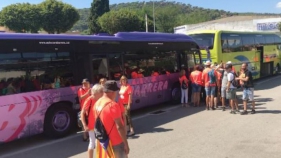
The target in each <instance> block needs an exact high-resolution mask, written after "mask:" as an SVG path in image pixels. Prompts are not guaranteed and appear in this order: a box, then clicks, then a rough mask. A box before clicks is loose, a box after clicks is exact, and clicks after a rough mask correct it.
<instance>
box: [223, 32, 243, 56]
mask: <svg viewBox="0 0 281 158" xmlns="http://www.w3.org/2000/svg"><path fill="white" fill-rule="evenodd" d="M227 44H228V49H229V51H230V52H239V51H242V40H241V37H240V35H237V34H230V35H229V36H228V37H227Z"/></svg>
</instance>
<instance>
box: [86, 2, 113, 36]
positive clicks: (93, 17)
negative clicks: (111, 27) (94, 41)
mask: <svg viewBox="0 0 281 158" xmlns="http://www.w3.org/2000/svg"><path fill="white" fill-rule="evenodd" d="M106 12H109V0H93V2H92V3H91V8H90V15H89V19H88V27H89V32H90V33H92V34H93V33H99V32H100V31H101V27H100V25H99V23H98V18H99V17H101V16H102V15H103V14H104V13H106Z"/></svg>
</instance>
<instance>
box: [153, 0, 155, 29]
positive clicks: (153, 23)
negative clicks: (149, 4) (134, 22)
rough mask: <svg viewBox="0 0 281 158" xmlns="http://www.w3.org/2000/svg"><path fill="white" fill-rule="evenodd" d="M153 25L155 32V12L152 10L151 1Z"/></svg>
mask: <svg viewBox="0 0 281 158" xmlns="http://www.w3.org/2000/svg"><path fill="white" fill-rule="evenodd" d="M153 27H154V32H155V12H154V1H153Z"/></svg>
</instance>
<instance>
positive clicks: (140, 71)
mask: <svg viewBox="0 0 281 158" xmlns="http://www.w3.org/2000/svg"><path fill="white" fill-rule="evenodd" d="M143 72H144V70H143V69H139V71H138V78H143V77H144V76H143Z"/></svg>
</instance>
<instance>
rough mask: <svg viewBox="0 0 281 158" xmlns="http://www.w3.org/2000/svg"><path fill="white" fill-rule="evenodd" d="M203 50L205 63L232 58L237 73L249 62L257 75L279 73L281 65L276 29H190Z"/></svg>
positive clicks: (279, 44)
mask: <svg viewBox="0 0 281 158" xmlns="http://www.w3.org/2000/svg"><path fill="white" fill-rule="evenodd" d="M187 35H189V36H191V37H192V38H193V39H194V40H195V41H196V42H197V44H198V45H199V46H200V49H201V58H202V61H203V62H206V61H207V60H210V61H211V62H213V63H218V64H220V63H221V62H223V63H225V62H227V61H232V63H233V65H234V67H235V69H236V70H237V72H239V70H240V65H241V64H242V63H244V62H246V63H248V67H249V69H250V70H251V71H252V73H253V78H254V79H258V78H260V77H265V76H269V75H273V74H276V73H277V72H278V71H279V68H280V59H281V56H280V52H281V38H280V36H279V35H278V34H276V33H273V32H271V33H270V32H242V31H223V30H200V31H194V32H189V33H187Z"/></svg>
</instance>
